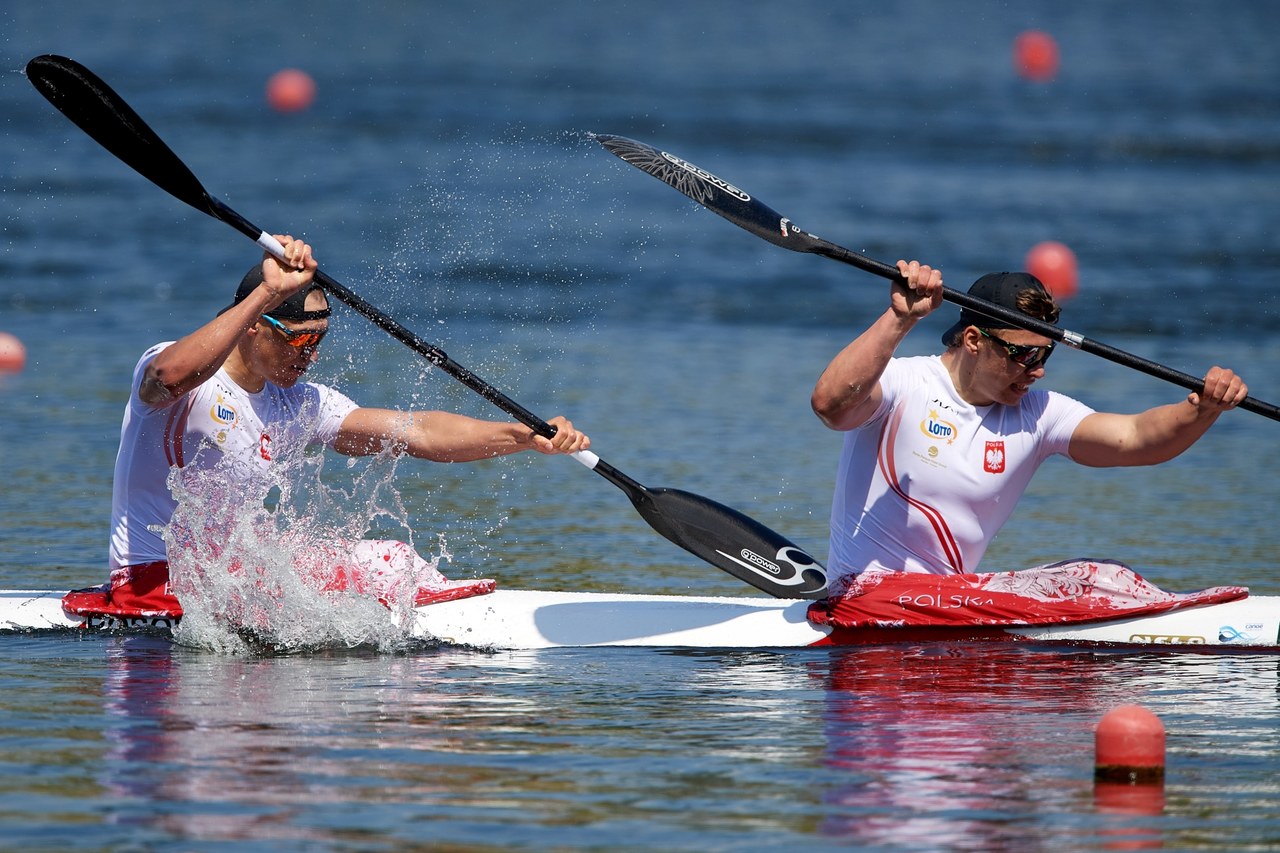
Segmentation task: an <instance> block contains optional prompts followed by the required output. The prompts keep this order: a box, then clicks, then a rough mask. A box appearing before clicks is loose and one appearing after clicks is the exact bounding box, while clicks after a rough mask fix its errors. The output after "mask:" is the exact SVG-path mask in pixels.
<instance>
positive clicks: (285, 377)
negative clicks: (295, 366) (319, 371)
mask: <svg viewBox="0 0 1280 853" xmlns="http://www.w3.org/2000/svg"><path fill="white" fill-rule="evenodd" d="M306 372H307V371H305V370H288V371H285V372H283V373H281V374H280V375H279V376H277V377H276V385H279V386H280V387H281V388H292V387H293V386H294V385H297V384H298V383H299V382H301V381H302V377H303V376H304V375H306Z"/></svg>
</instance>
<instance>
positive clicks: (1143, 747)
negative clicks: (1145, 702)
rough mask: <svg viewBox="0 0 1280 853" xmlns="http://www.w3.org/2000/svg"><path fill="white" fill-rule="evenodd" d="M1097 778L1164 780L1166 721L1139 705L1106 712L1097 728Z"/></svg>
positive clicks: (1135, 781) (1116, 780)
mask: <svg viewBox="0 0 1280 853" xmlns="http://www.w3.org/2000/svg"><path fill="white" fill-rule="evenodd" d="M1094 750H1095V753H1094V778H1095V779H1100V780H1106V781H1112V782H1129V783H1131V784H1132V783H1150V782H1163V781H1164V723H1162V722H1160V718H1159V717H1157V716H1156V715H1155V714H1153V713H1151V712H1150V711H1148V710H1147V709H1146V708H1143V707H1141V706H1140V705H1121V706H1120V707H1118V708H1114V709H1112V710H1110V711H1108V712H1107V713H1106V714H1105V715H1103V717H1102V719H1101V720H1100V721H1099V722H1098V728H1097V729H1096V730H1095V731H1094Z"/></svg>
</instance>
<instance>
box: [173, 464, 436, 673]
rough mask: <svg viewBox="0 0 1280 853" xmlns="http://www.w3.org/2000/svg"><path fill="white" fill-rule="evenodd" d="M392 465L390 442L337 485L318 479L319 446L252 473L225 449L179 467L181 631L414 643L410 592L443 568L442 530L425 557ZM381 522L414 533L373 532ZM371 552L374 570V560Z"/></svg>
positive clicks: (294, 641)
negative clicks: (239, 471) (387, 538)
mask: <svg viewBox="0 0 1280 853" xmlns="http://www.w3.org/2000/svg"><path fill="white" fill-rule="evenodd" d="M395 469H396V459H395V457H393V456H392V455H391V454H389V453H387V454H383V455H382V456H379V457H372V458H370V459H365V460H360V461H359V462H358V463H357V464H356V465H352V466H348V468H347V472H345V473H346V474H347V476H345V477H343V478H340V479H343V480H345V482H344V483H342V484H341V485H339V486H329V485H326V484H324V483H322V482H321V479H320V475H321V473H322V472H323V470H324V455H323V454H322V453H306V454H298V455H295V456H294V457H292V459H291V460H290V461H288V462H280V463H276V464H273V465H272V466H271V467H270V468H269V469H267V470H266V471H265V472H261V473H259V474H257V475H256V476H254V477H251V478H245V477H238V476H233V475H231V472H230V469H229V462H228V460H226V459H223V460H220V461H218V462H217V463H215V464H212V465H208V466H198V465H188V467H186V468H183V469H175V470H174V471H173V472H172V473H171V474H170V477H169V486H170V489H172V490H173V492H174V494H175V495H176V496H177V498H178V509H177V511H176V512H175V513H174V517H173V520H172V522H171V523H170V524H169V525H168V527H167V528H166V529H165V531H164V537H165V542H166V545H167V548H168V552H169V554H170V566H169V568H170V586H171V589H172V591H173V593H174V594H175V595H176V596H177V597H178V598H179V600H180V601H181V602H182V606H183V611H184V615H183V619H182V622H181V624H180V626H179V627H178V629H177V630H176V631H175V639H176V640H177V641H178V642H180V643H183V644H185V645H191V646H196V647H200V648H207V649H211V650H215V651H219V652H224V653H228V654H249V653H261V652H264V651H265V652H272V653H279V652H295V651H305V650H312V649H320V648H332V647H348V648H354V647H358V646H361V647H373V648H377V649H378V650H380V651H401V650H404V649H406V648H409V647H412V646H414V645H416V644H417V641H415V640H414V638H413V636H412V627H413V619H412V611H413V597H414V593H415V592H416V590H417V587H418V586H419V585H425V586H430V585H434V584H435V583H437V582H439V581H440V580H442V579H443V576H441V575H440V573H439V571H438V568H437V565H438V563H439V562H440V561H441V560H444V559H448V556H449V555H448V552H447V550H446V549H445V548H444V546H443V541H441V547H440V553H439V554H438V555H437V556H435V557H433V558H432V559H429V560H427V559H423V558H422V557H420V556H418V554H417V552H416V549H414V546H413V537H412V533H411V531H409V528H408V524H407V522H406V520H405V519H406V517H407V513H406V511H405V508H404V506H403V504H402V502H401V498H400V494H399V492H398V491H397V490H396V488H395V486H394V483H393V479H394V474H395ZM375 525H376V526H377V527H378V529H379V533H380V534H381V533H383V532H385V531H386V530H387V529H388V528H395V529H398V530H400V531H404V532H405V533H407V534H408V535H407V536H406V537H405V538H406V539H407V540H408V541H407V542H404V543H401V542H376V543H375V542H371V541H368V540H366V539H365V536H366V535H367V534H368V533H369V532H370V530H371V529H372V528H373V527H374V526H375ZM378 549H381V550H378ZM375 551H377V553H378V555H379V556H381V557H382V559H383V560H385V562H386V565H385V567H384V568H382V569H381V570H379V571H378V572H372V571H369V570H368V569H367V566H368V565H370V564H371V563H372V562H373V558H372V555H373V554H374V552H375ZM384 554H385V556H383V555H384ZM393 557H394V558H395V559H393ZM362 561H363V562H362ZM380 565H381V564H380ZM375 575H376V576H375Z"/></svg>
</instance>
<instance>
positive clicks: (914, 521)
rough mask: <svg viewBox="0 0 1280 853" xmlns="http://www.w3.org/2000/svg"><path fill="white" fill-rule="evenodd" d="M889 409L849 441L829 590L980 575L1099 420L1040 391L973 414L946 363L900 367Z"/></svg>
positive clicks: (900, 361)
mask: <svg viewBox="0 0 1280 853" xmlns="http://www.w3.org/2000/svg"><path fill="white" fill-rule="evenodd" d="M880 388H881V391H882V392H883V395H884V399H883V401H882V403H881V405H880V408H879V409H877V411H876V413H875V414H874V415H873V416H872V417H871V419H870V420H869V421H867V423H865V424H863V425H862V426H861V427H859V428H857V429H854V430H850V431H849V432H847V433H845V436H844V446H843V449H842V451H841V455H840V467H839V470H838V473H837V476H836V490H835V498H834V500H833V501H832V506H831V550H830V556H829V560H828V569H829V570H830V571H831V576H832V578H833V579H834V578H837V577H840V576H844V575H851V574H858V573H860V572H863V571H866V570H867V569H884V570H889V571H908V572H931V573H933V574H958V573H968V572H975V571H977V570H978V564H979V562H980V561H981V560H982V555H983V554H984V553H985V552H986V550H987V546H988V544H990V542H991V540H992V539H993V538H994V537H995V535H996V533H997V532H998V531H999V530H1000V528H1001V526H1003V524H1004V523H1005V522H1006V521H1007V520H1008V519H1009V516H1010V515H1011V514H1012V513H1013V510H1014V507H1015V506H1016V505H1017V503H1018V499H1019V498H1020V497H1021V496H1022V493H1023V492H1024V491H1025V490H1026V487H1027V484H1028V483H1029V482H1030V480H1031V477H1032V475H1033V474H1034V473H1035V472H1036V469H1037V468H1039V467H1040V463H1042V462H1043V461H1044V460H1045V459H1047V458H1048V457H1049V456H1051V455H1053V454H1062V455H1064V456H1066V455H1067V450H1068V447H1069V444H1070V441H1071V435H1072V433H1073V432H1074V431H1075V429H1076V427H1077V426H1078V425H1079V424H1080V422H1081V421H1082V420H1084V418H1085V417H1087V416H1088V415H1090V414H1092V412H1093V410H1092V409H1090V408H1089V407H1088V406H1085V405H1084V404H1082V403H1079V402H1077V401H1076V400H1073V399H1071V398H1070V397H1066V396H1064V395H1062V394H1058V393H1055V392H1053V391H1041V390H1037V389H1035V388H1033V389H1032V390H1031V391H1029V392H1028V393H1027V395H1026V396H1025V397H1024V398H1023V399H1022V401H1021V402H1020V403H1019V404H1018V405H1017V406H1004V405H1000V404H993V405H990V406H980V407H975V406H973V405H971V404H969V403H966V402H965V401H964V400H963V399H961V397H960V395H959V394H958V393H957V392H956V389H955V386H954V385H953V384H952V382H951V376H950V374H948V373H947V369H946V367H945V366H944V365H943V364H942V360H941V359H940V358H939V357H938V356H936V355H934V356H919V357H914V358H895V359H893V360H891V361H890V362H889V365H888V367H887V368H886V369H885V371H884V374H883V375H882V376H881V378H880Z"/></svg>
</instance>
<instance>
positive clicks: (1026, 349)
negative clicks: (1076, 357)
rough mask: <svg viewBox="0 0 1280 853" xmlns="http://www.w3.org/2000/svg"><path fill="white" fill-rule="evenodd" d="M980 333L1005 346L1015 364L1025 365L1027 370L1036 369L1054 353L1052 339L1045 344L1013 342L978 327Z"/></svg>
mask: <svg viewBox="0 0 1280 853" xmlns="http://www.w3.org/2000/svg"><path fill="white" fill-rule="evenodd" d="M978 333H979V334H981V335H982V336H983V337H984V338H990V339H991V340H993V341H995V342H996V343H998V344H999V345H1000V346H1002V347H1004V351H1005V352H1006V353H1008V355H1009V360H1010V361H1012V362H1013V363H1014V364H1017V365H1020V366H1022V367H1025V368H1026V369H1027V370H1034V369H1036V368H1037V367H1039V366H1041V365H1042V364H1044V363H1045V362H1046V361H1048V360H1049V356H1051V355H1053V347H1054V343H1053V342H1052V341H1050V342H1049V343H1047V344H1044V345H1039V344H1037V345H1035V346H1032V345H1030V344H1011V343H1009V342H1008V341H1006V340H1005V339H1004V338H998V337H996V336H995V335H993V334H991V333H990V332H988V331H987V330H986V329H978Z"/></svg>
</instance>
